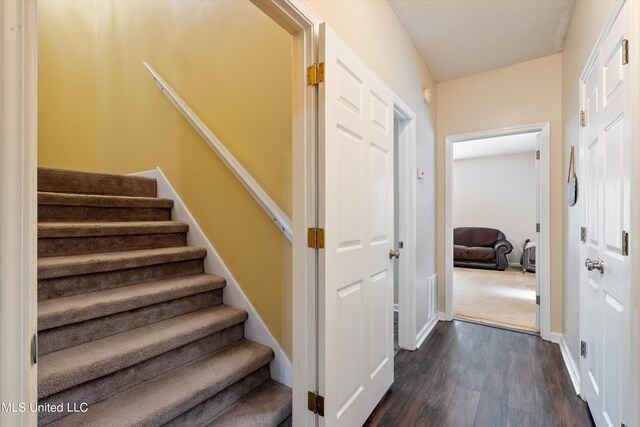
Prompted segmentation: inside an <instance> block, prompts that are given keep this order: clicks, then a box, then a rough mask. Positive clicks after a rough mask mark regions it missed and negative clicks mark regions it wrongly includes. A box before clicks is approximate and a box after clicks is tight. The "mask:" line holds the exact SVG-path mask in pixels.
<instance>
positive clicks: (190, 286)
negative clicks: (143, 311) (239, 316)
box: [38, 274, 225, 331]
mask: <svg viewBox="0 0 640 427" xmlns="http://www.w3.org/2000/svg"><path fill="white" fill-rule="evenodd" d="M224 285H225V280H224V278H222V277H220V276H216V275H212V274H200V275H196V276H185V277H178V278H172V279H165V280H160V281H157V282H152V283H144V284H141V285H135V286H126V287H124V288H115V289H109V290H106V291H101V292H91V293H88V294H83V295H76V296H72V297H67V298H57V299H52V300H47V301H41V302H40V303H38V331H43V330H45V329H51V328H57V327H60V326H64V325H69V324H72V323H77V322H82V321H85V320H90V319H95V318H98V317H103V316H108V315H110V314H114V313H119V312H122V311H127V310H133V309H136V308H140V307H144V306H148V305H153V304H158V303H160V302H164V301H169V300H173V299H178V298H183V297H185V296H188V295H194V294H198V293H201V292H207V291H212V290H216V289H222V287H224Z"/></svg>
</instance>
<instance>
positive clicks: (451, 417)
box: [444, 385, 480, 427]
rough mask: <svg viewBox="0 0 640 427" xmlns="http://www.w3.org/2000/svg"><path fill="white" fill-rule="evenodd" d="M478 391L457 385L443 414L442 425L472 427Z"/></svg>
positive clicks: (476, 407)
mask: <svg viewBox="0 0 640 427" xmlns="http://www.w3.org/2000/svg"><path fill="white" fill-rule="evenodd" d="M479 400H480V392H479V391H475V390H470V389H468V388H466V387H463V386H461V385H457V386H456V388H455V390H454V391H453V395H452V396H451V399H449V407H448V408H447V411H446V413H445V416H444V425H448V426H457V427H467V426H468V427H473V425H474V424H475V418H476V411H477V409H478V401H479Z"/></svg>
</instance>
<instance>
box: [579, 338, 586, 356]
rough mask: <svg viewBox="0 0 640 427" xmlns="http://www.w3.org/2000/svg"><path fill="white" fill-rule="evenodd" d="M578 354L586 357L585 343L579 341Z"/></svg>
mask: <svg viewBox="0 0 640 427" xmlns="http://www.w3.org/2000/svg"><path fill="white" fill-rule="evenodd" d="M580 356H582V357H587V343H586V342H584V341H580Z"/></svg>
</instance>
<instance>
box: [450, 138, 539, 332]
mask: <svg viewBox="0 0 640 427" xmlns="http://www.w3.org/2000/svg"><path fill="white" fill-rule="evenodd" d="M539 145H540V132H532V133H530V132H525V133H520V134H513V135H506V136H499V137H490V138H482V139H474V140H468V141H462V142H458V143H455V144H454V145H453V181H452V184H453V198H452V202H453V206H452V210H453V227H454V229H453V252H454V253H453V262H454V272H453V315H454V317H455V318H457V319H461V320H468V321H476V322H481V323H487V324H491V325H496V326H501V327H506V328H512V329H518V330H523V331H528V332H535V333H537V332H538V330H539V329H538V322H537V317H538V316H537V305H536V296H537V295H538V292H537V289H536V246H537V241H538V232H537V229H536V225H537V224H539V210H538V206H539V191H538V189H539V184H538V181H539V177H538V176H537V175H538V171H539V168H538V167H537V163H538V160H537V159H536V157H537V153H539Z"/></svg>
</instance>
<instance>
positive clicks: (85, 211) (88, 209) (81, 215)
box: [38, 205, 171, 222]
mask: <svg viewBox="0 0 640 427" xmlns="http://www.w3.org/2000/svg"><path fill="white" fill-rule="evenodd" d="M170 220H171V209H169V208H106V207H96V206H60V205H39V206H38V221H39V222H119V221H170Z"/></svg>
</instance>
